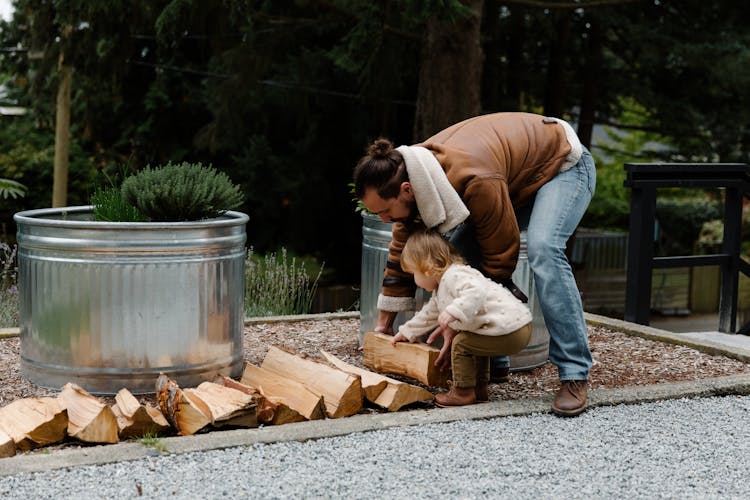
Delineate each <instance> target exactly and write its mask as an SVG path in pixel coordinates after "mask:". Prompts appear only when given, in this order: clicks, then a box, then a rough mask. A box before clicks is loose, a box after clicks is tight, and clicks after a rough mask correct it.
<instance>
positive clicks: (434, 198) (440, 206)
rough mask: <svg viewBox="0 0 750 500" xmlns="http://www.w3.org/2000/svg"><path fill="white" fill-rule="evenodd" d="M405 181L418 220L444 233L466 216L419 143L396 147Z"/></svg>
mask: <svg viewBox="0 0 750 500" xmlns="http://www.w3.org/2000/svg"><path fill="white" fill-rule="evenodd" d="M396 151H398V152H399V153H401V155H402V156H403V157H404V163H405V164H406V173H407V174H408V175H409V183H410V184H411V187H412V189H413V190H414V198H415V199H416V201H417V209H418V210H419V215H420V216H421V217H422V222H424V224H425V226H427V227H429V228H434V227H436V226H437V229H438V231H440V232H441V233H447V232H448V231H450V230H451V229H453V228H454V227H456V226H457V225H459V224H461V223H462V222H463V221H464V220H466V218H467V217H468V216H469V210H468V209H467V208H466V205H464V202H463V201H462V200H461V197H460V196H458V193H456V190H455V189H454V188H453V186H451V183H450V182H449V181H448V177H447V176H446V175H445V171H444V170H443V168H442V167H441V166H440V163H439V162H438V161H437V159H436V158H435V156H434V155H433V154H432V153H431V152H430V151H429V150H428V149H427V148H423V147H421V146H400V147H398V148H396Z"/></svg>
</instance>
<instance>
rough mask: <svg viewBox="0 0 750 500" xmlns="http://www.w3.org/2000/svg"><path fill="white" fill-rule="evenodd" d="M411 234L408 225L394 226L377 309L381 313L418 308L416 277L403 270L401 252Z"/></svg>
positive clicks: (399, 223) (398, 223) (395, 224)
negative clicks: (415, 298)
mask: <svg viewBox="0 0 750 500" xmlns="http://www.w3.org/2000/svg"><path fill="white" fill-rule="evenodd" d="M410 233H411V228H410V227H409V226H407V225H406V224H403V223H401V222H396V223H394V224H393V227H392V237H391V243H390V245H389V247H388V261H387V262H386V265H385V272H384V273H383V289H382V292H381V293H380V295H379V296H378V306H377V307H378V309H379V310H381V311H393V312H395V311H413V310H414V309H415V308H416V302H415V300H414V293H415V292H416V290H417V285H416V284H415V283H414V276H413V275H412V274H409V273H407V272H405V271H404V270H403V269H401V251H402V250H403V249H404V244H406V240H407V239H408V237H409V234H410Z"/></svg>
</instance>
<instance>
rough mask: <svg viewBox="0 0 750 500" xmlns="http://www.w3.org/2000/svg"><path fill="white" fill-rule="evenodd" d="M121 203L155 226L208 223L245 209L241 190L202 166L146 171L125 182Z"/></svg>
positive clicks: (180, 165)
mask: <svg viewBox="0 0 750 500" xmlns="http://www.w3.org/2000/svg"><path fill="white" fill-rule="evenodd" d="M122 199H123V200H124V201H125V202H126V203H128V204H130V205H133V206H134V207H136V208H137V209H138V211H139V212H140V213H142V214H143V215H144V216H146V217H147V218H148V220H150V221H155V222H168V221H189V220H201V219H208V218H211V217H218V216H219V215H221V214H222V213H224V212H225V211H227V210H232V209H235V208H237V207H239V206H240V205H242V193H241V192H240V188H239V186H236V185H235V184H233V183H232V181H231V180H230V179H229V177H228V176H227V175H226V174H224V173H222V172H219V171H217V170H216V169H215V168H212V167H210V166H209V167H205V166H203V165H202V164H200V163H180V164H173V163H171V162H170V163H167V164H166V165H164V166H162V167H158V168H151V167H147V168H145V169H144V170H141V171H140V172H138V173H137V174H134V175H132V176H130V177H128V178H127V179H125V180H124V181H123V183H122Z"/></svg>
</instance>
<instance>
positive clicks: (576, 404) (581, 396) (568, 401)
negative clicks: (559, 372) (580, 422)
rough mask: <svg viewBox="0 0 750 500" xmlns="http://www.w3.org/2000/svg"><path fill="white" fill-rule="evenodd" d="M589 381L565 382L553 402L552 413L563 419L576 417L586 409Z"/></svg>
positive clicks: (561, 384)
mask: <svg viewBox="0 0 750 500" xmlns="http://www.w3.org/2000/svg"><path fill="white" fill-rule="evenodd" d="M587 397H588V380H563V381H561V382H560V390H559V391H557V394H556V395H555V399H554V400H553V401H552V411H553V412H555V413H556V414H557V415H560V416H561V417H575V416H576V415H579V414H580V413H582V412H583V410H585V409H586V407H587V405H586V402H587Z"/></svg>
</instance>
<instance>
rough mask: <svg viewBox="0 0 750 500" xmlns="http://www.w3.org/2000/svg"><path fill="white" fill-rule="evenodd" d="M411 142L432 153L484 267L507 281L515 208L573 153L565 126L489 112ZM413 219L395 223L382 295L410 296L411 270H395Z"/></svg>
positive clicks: (514, 247)
mask: <svg viewBox="0 0 750 500" xmlns="http://www.w3.org/2000/svg"><path fill="white" fill-rule="evenodd" d="M416 146H422V147H425V148H427V149H428V150H430V151H431V152H432V153H433V154H434V155H435V158H436V159H437V160H438V162H439V163H440V165H441V166H442V168H443V170H444V171H445V173H446V175H447V177H448V181H449V182H450V183H451V185H452V186H453V187H454V188H455V190H456V192H457V193H458V195H459V196H460V197H461V199H462V200H463V202H464V204H465V205H466V207H467V208H468V209H469V212H470V215H469V218H468V220H467V222H469V223H470V224H472V225H473V226H474V227H475V229H476V236H477V240H478V242H479V246H480V249H481V252H482V269H481V270H482V272H483V273H484V274H485V275H487V276H488V277H490V278H492V279H493V280H495V281H497V280H499V279H504V278H510V276H511V274H512V273H513V270H514V269H515V267H516V261H517V259H518V251H519V246H520V232H519V228H518V223H517V221H516V217H515V211H514V209H515V208H518V207H521V206H523V205H525V204H526V203H528V202H529V201H530V199H531V198H532V197H533V195H534V193H536V191H537V190H538V189H539V188H540V187H541V186H542V185H544V184H545V183H546V182H548V181H549V180H550V179H552V178H553V177H554V176H555V175H557V173H558V172H559V170H560V167H561V166H562V164H563V163H564V162H565V160H566V157H567V155H568V154H569V153H570V151H571V145H570V143H569V142H568V140H567V138H566V134H565V130H564V128H563V126H562V125H561V124H560V123H558V122H557V121H555V120H552V119H548V118H545V117H544V116H541V115H535V114H530V113H495V114H489V115H481V116H477V117H474V118H469V119H468V120H464V121H462V122H460V123H457V124H455V125H452V126H451V127H448V128H447V129H445V130H443V131H441V132H438V133H437V134H435V135H434V136H432V137H430V138H429V139H427V140H426V141H424V142H423V143H420V144H416ZM414 227H415V226H414V225H413V224H404V223H400V222H397V223H394V224H393V237H392V239H391V244H390V246H389V250H388V265H387V266H386V270H385V278H384V280H383V295H384V296H389V297H412V296H413V295H414V292H415V290H416V285H415V284H414V281H413V278H412V276H411V275H410V274H408V273H405V272H404V271H402V270H401V266H400V264H399V262H400V258H401V250H402V249H403V247H404V244H405V243H406V239H407V238H408V236H409V234H410V233H411V232H412V231H413V230H414Z"/></svg>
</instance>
